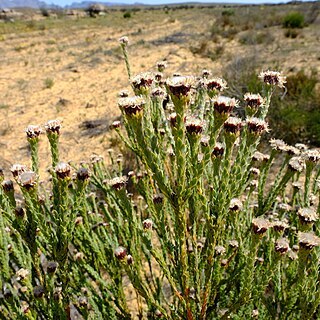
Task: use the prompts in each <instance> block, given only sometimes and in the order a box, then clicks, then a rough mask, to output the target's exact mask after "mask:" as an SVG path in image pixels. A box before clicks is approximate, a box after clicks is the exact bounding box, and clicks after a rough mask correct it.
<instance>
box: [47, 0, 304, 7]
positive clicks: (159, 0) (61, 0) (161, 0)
mask: <svg viewBox="0 0 320 320" xmlns="http://www.w3.org/2000/svg"><path fill="white" fill-rule="evenodd" d="M44 1H45V2H47V3H53V4H57V5H60V6H65V5H69V4H71V3H73V2H82V0H44ZM92 1H95V0H92ZM96 1H97V2H99V1H100V2H114V3H130V4H133V3H135V2H139V3H145V4H166V3H178V2H202V3H203V2H223V3H235V2H238V3H256V4H258V3H279V2H289V1H286V0H283V1H281V0H230V1H228V0H216V1H210V0H209V1H208V0H203V1H197V0H96ZM302 1H307V0H302Z"/></svg>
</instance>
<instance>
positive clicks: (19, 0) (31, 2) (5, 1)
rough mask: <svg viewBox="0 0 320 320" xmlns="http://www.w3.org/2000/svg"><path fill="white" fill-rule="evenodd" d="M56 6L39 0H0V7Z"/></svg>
mask: <svg viewBox="0 0 320 320" xmlns="http://www.w3.org/2000/svg"><path fill="white" fill-rule="evenodd" d="M54 7H55V8H56V7H57V6H55V5H49V4H47V3H45V2H44V1H39V0H0V8H35V9H36V8H54Z"/></svg>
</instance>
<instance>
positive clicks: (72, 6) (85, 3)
mask: <svg viewBox="0 0 320 320" xmlns="http://www.w3.org/2000/svg"><path fill="white" fill-rule="evenodd" d="M0 1H1V0H0ZM91 4H99V5H103V6H106V7H108V6H126V5H128V3H114V2H103V1H82V2H73V3H72V4H70V5H68V6H65V8H68V9H81V8H88V7H89V6H90V5H91Z"/></svg>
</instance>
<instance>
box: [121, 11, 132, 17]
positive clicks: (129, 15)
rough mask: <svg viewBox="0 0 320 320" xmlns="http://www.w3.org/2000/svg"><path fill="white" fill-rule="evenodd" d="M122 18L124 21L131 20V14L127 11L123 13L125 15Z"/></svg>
mask: <svg viewBox="0 0 320 320" xmlns="http://www.w3.org/2000/svg"><path fill="white" fill-rule="evenodd" d="M123 17H124V18H125V19H129V18H131V13H130V12H129V11H127V12H125V13H124V14H123Z"/></svg>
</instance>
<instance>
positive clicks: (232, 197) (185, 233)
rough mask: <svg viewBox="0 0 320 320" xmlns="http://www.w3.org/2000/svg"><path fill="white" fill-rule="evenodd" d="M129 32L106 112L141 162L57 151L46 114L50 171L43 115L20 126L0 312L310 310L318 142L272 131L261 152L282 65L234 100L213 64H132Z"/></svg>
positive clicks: (2, 223)
mask: <svg viewBox="0 0 320 320" xmlns="http://www.w3.org/2000/svg"><path fill="white" fill-rule="evenodd" d="M120 44H121V48H122V50H123V52H124V57H125V61H126V66H127V71H128V75H129V79H130V82H131V85H132V90H133V95H130V93H128V92H126V91H123V92H121V94H120V98H119V104H118V105H119V108H120V110H121V112H122V115H123V117H122V121H121V122H119V121H116V122H114V123H113V124H112V127H113V128H114V130H116V131H117V132H118V134H119V136H120V137H121V139H122V140H123V141H124V143H125V144H126V146H127V147H128V148H129V149H131V150H132V151H133V152H134V153H135V155H136V158H137V168H139V169H138V170H136V171H130V172H128V173H126V175H124V172H123V168H122V159H121V158H119V157H118V158H117V159H114V157H113V155H112V153H110V157H111V162H112V164H113V165H112V166H110V167H108V166H107V165H106V164H105V163H104V161H103V158H102V157H101V156H98V155H94V156H93V157H92V159H91V163H87V164H82V165H81V166H80V167H73V166H71V165H70V164H68V163H65V162H61V159H60V157H59V136H60V132H61V129H62V127H61V123H60V122H59V121H57V120H52V121H49V122H48V123H47V124H46V126H45V132H46V135H47V137H48V139H49V142H50V146H51V154H52V168H51V170H50V173H51V177H52V179H51V181H50V183H41V182H40V180H39V175H38V171H39V170H38V169H39V161H38V152H37V150H38V143H39V137H40V135H41V134H42V132H43V129H42V128H41V127H39V126H29V127H28V128H27V130H26V133H27V138H28V141H29V144H30V149H31V158H32V164H31V170H30V169H28V168H27V167H26V166H24V165H18V164H17V165H14V166H12V168H11V171H12V174H13V179H14V181H12V180H6V179H4V177H3V175H2V184H1V186H2V188H1V194H0V203H1V215H0V232H1V233H0V244H1V245H0V263H1V275H0V287H1V295H0V310H1V315H2V318H5V319H69V318H73V317H75V316H78V317H79V316H82V317H83V318H84V319H133V318H135V317H138V318H139V319H158V318H159V319H160V318H162V319H188V320H191V319H228V318H232V319H247V318H250V317H252V318H259V319H315V318H316V317H317V314H319V304H320V290H319V248H318V247H319V245H320V238H319V219H318V216H319V201H318V197H319V184H318V182H319V181H318V180H319V175H320V171H319V165H318V163H319V159H320V154H319V152H318V151H317V150H308V149H307V147H306V146H305V145H302V144H297V145H296V146H295V147H293V146H289V145H287V144H286V143H284V142H283V141H282V140H276V139H273V140H271V153H270V154H263V153H261V152H259V151H257V148H258V145H259V141H260V138H261V135H262V134H263V133H264V132H266V131H268V125H267V123H266V122H265V117H266V115H267V112H268V109H269V106H270V101H271V97H272V93H273V91H274V89H275V87H277V86H278V87H280V88H283V87H284V85H285V81H286V80H285V77H283V76H282V75H281V74H280V73H278V72H274V71H266V72H262V73H261V74H260V76H259V77H260V79H261V80H262V82H263V84H264V90H263V92H261V93H247V94H246V95H245V96H244V98H243V101H237V100H236V99H233V98H229V97H225V96H223V91H224V89H225V88H226V87H227V83H226V82H225V81H224V80H222V79H219V78H216V77H211V75H210V72H209V71H207V70H204V72H203V75H202V76H201V77H199V78H196V77H193V76H181V75H175V76H173V77H169V78H168V79H166V80H164V76H163V72H165V69H166V63H164V62H161V63H159V64H158V72H155V73H143V74H140V75H138V76H135V77H133V78H132V77H131V72H130V64H129V60H128V53H127V46H128V39H127V38H125V37H124V38H121V39H120ZM240 104H241V105H243V106H244V108H245V113H246V115H245V117H244V118H239V117H237V116H235V108H236V107H237V106H238V105H240ZM122 127H124V129H125V130H123V129H122ZM279 161H280V162H281V163H280V162H279ZM279 163H280V164H279ZM16 186H18V188H19V191H17V190H15V188H16ZM128 190H130V192H129V191H128ZM128 283H130V284H131V286H132V287H133V290H134V293H135V296H134V299H135V302H136V303H134V304H133V303H130V302H129V300H130V299H131V300H132V297H131V296H130V294H129V289H128Z"/></svg>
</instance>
